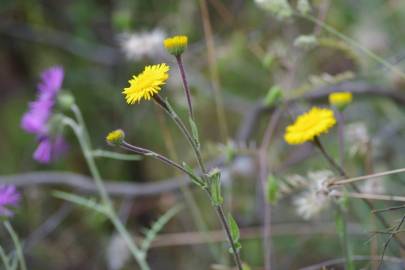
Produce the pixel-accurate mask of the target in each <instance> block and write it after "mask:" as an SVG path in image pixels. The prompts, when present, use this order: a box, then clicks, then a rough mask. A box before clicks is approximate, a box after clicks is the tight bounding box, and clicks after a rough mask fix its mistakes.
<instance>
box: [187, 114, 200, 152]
mask: <svg viewBox="0 0 405 270" xmlns="http://www.w3.org/2000/svg"><path fill="white" fill-rule="evenodd" d="M188 121H189V122H190V127H191V133H192V135H193V138H194V141H195V144H196V146H197V149H200V139H199V136H198V128H197V125H196V123H195V122H194V120H193V119H192V118H191V117H189V118H188Z"/></svg>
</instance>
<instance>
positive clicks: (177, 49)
mask: <svg viewBox="0 0 405 270" xmlns="http://www.w3.org/2000/svg"><path fill="white" fill-rule="evenodd" d="M187 44H188V37H187V36H174V37H171V38H166V39H165V40H164V41H163V45H164V46H165V48H166V49H167V50H168V51H169V53H170V54H173V55H174V56H179V55H181V54H182V53H183V52H184V50H185V49H186V47H187Z"/></svg>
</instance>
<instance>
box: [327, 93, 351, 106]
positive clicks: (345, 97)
mask: <svg viewBox="0 0 405 270" xmlns="http://www.w3.org/2000/svg"><path fill="white" fill-rule="evenodd" d="M352 99H353V95H352V93H350V92H334V93H331V94H329V103H330V105H332V106H335V107H336V108H338V109H339V110H343V109H344V108H346V106H347V105H349V104H350V103H351V102H352Z"/></svg>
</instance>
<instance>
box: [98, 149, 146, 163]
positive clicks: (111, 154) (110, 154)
mask: <svg viewBox="0 0 405 270" xmlns="http://www.w3.org/2000/svg"><path fill="white" fill-rule="evenodd" d="M91 154H92V155H93V157H95V158H110V159H117V160H127V161H131V160H141V159H142V156H140V155H128V154H122V153H116V152H112V151H106V150H101V149H96V150H94V151H92V152H91Z"/></svg>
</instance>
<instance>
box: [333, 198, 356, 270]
mask: <svg viewBox="0 0 405 270" xmlns="http://www.w3.org/2000/svg"><path fill="white" fill-rule="evenodd" d="M337 208H338V209H337V213H336V230H337V232H338V235H339V238H340V240H341V243H342V248H343V253H344V256H345V259H346V260H345V264H346V268H345V269H346V270H354V269H355V268H354V264H353V257H352V252H351V248H350V243H349V235H348V233H347V220H346V215H345V213H344V210H343V209H342V206H341V205H338V206H337Z"/></svg>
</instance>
